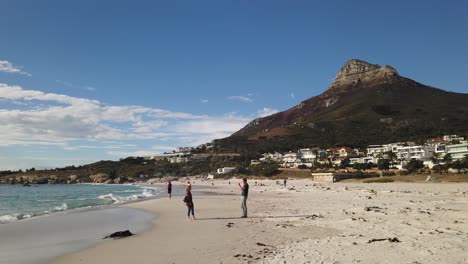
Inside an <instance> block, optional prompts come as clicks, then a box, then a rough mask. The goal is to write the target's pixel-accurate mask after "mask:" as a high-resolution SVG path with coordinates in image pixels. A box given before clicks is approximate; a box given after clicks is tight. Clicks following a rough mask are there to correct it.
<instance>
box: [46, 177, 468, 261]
mask: <svg viewBox="0 0 468 264" xmlns="http://www.w3.org/2000/svg"><path fill="white" fill-rule="evenodd" d="M233 182H234V184H231V185H228V184H227V182H226V181H214V186H211V182H205V183H202V184H199V183H197V184H196V186H197V189H198V188H199V189H200V190H201V191H207V192H214V193H206V195H199V196H196V195H194V202H195V215H196V217H197V218H198V220H195V221H187V220H186V207H185V205H183V203H182V201H181V199H180V198H176V197H175V198H173V199H171V200H169V199H156V200H148V201H142V202H138V203H132V204H128V205H126V207H129V208H137V209H143V210H147V211H150V212H154V211H158V212H159V216H158V218H155V219H152V220H151V228H150V229H148V230H146V231H145V232H142V233H140V234H138V235H136V236H132V237H128V238H124V239H120V240H112V241H108V242H109V243H98V244H96V245H94V246H92V247H89V248H87V249H85V250H82V251H79V252H75V253H71V254H68V255H65V256H60V257H58V258H56V259H54V260H53V261H52V262H51V263H54V264H62V263H63V264H65V263H66V264H75V263H77V264H78V263H109V264H110V263H112V264H116V263H117V264H118V263H130V262H132V263H133V262H137V263H221V262H222V263H278V264H279V263H284V261H286V262H287V263H307V261H310V263H316V262H325V263H350V262H353V261H354V262H361V263H376V262H382V263H392V262H393V263H396V262H400V263H402V262H403V263H412V262H415V261H416V262H420V263H441V262H444V263H463V262H465V261H467V260H468V253H465V252H468V251H467V245H468V236H467V235H468V226H466V223H465V224H463V223H464V222H465V221H466V220H463V219H464V216H466V213H467V212H468V205H467V204H466V199H467V192H466V190H467V188H468V185H467V184H451V183H444V184H438V183H384V184H382V183H376V184H367V183H366V184H362V183H334V184H317V183H314V182H312V181H309V180H290V181H288V186H287V187H283V186H279V185H276V184H275V182H274V180H264V181H258V182H259V183H260V182H261V183H263V184H264V186H255V185H254V184H253V183H250V185H251V194H250V195H249V202H248V205H249V218H247V219H241V218H240V214H241V209H240V191H239V190H238V187H237V186H236V183H237V181H233ZM369 197H370V198H369ZM394 237H396V238H398V240H399V241H400V242H395V243H391V242H389V241H383V242H380V239H384V240H386V239H387V238H394ZM373 240H376V241H377V242H369V241H373ZM386 259H389V260H391V262H390V261H387V262H385V261H386Z"/></svg>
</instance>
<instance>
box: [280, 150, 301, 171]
mask: <svg viewBox="0 0 468 264" xmlns="http://www.w3.org/2000/svg"><path fill="white" fill-rule="evenodd" d="M297 161H299V159H298V155H297V153H296V152H288V153H286V154H284V155H283V164H282V166H283V167H294V164H295V163H296V162H297Z"/></svg>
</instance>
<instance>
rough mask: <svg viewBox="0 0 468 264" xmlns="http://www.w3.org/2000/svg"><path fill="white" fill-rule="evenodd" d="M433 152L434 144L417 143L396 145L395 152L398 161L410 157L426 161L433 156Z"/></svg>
mask: <svg viewBox="0 0 468 264" xmlns="http://www.w3.org/2000/svg"><path fill="white" fill-rule="evenodd" d="M434 152H435V147H434V146H430V145H417V146H403V147H398V148H397V150H396V153H395V154H396V156H397V159H398V160H400V161H410V160H412V159H416V160H422V161H428V160H430V159H431V158H432V157H433V156H434Z"/></svg>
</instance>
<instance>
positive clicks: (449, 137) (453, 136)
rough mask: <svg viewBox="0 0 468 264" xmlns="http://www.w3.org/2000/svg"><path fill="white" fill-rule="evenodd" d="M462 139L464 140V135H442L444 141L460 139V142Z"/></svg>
mask: <svg viewBox="0 0 468 264" xmlns="http://www.w3.org/2000/svg"><path fill="white" fill-rule="evenodd" d="M464 140H465V138H464V137H459V136H457V135H445V136H444V141H446V142H452V141H460V142H462V141H464Z"/></svg>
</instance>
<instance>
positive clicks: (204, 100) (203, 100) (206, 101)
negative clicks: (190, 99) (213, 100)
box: [200, 99, 208, 104]
mask: <svg viewBox="0 0 468 264" xmlns="http://www.w3.org/2000/svg"><path fill="white" fill-rule="evenodd" d="M200 102H201V103H202V104H206V103H208V100H207V99H202V100H200Z"/></svg>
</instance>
